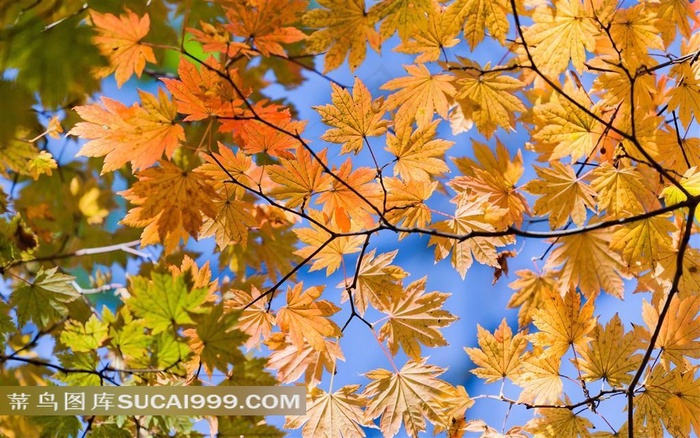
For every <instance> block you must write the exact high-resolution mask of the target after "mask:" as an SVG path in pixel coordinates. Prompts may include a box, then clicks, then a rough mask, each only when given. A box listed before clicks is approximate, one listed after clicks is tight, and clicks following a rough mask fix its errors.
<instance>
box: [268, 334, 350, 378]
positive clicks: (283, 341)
mask: <svg viewBox="0 0 700 438" xmlns="http://www.w3.org/2000/svg"><path fill="white" fill-rule="evenodd" d="M324 342H325V347H324V349H323V350H322V351H319V350H316V349H314V348H313V347H311V345H308V344H305V345H304V347H303V348H298V347H297V346H296V345H294V344H293V343H291V342H289V336H288V335H285V334H284V333H280V332H276V333H272V334H271V335H270V336H269V337H268V338H267V339H266V340H265V345H267V347H268V348H270V350H272V352H271V353H270V357H269V358H268V361H267V365H266V366H267V368H271V369H274V370H277V380H278V381H279V382H280V383H292V382H295V381H296V380H297V379H299V377H301V375H302V374H303V375H304V381H305V383H306V384H307V385H309V386H310V387H314V386H316V385H318V384H319V383H320V382H321V377H322V376H323V373H324V370H325V372H331V373H332V372H334V370H335V369H336V368H335V367H336V361H338V360H339V359H340V360H344V357H343V352H342V350H341V349H340V346H339V345H338V343H337V342H334V341H329V340H328V339H326V340H325V341H324Z"/></svg>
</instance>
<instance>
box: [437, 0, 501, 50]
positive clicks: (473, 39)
mask: <svg viewBox="0 0 700 438" xmlns="http://www.w3.org/2000/svg"><path fill="white" fill-rule="evenodd" d="M509 11H510V4H509V3H508V1H507V0H495V1H494V0H457V1H455V2H454V3H452V4H450V5H449V6H448V8H447V11H446V12H445V15H446V21H447V23H446V25H447V26H448V28H451V29H455V28H456V30H458V31H459V30H463V31H464V38H465V39H466V40H467V43H469V47H470V49H471V50H474V47H476V45H477V44H479V43H480V42H481V41H482V40H483V39H484V36H485V33H486V30H487V29H488V31H489V35H490V36H491V37H493V38H495V39H497V40H498V42H500V43H501V44H504V43H505V40H506V35H507V34H508V27H509V26H508V16H507V15H508V12H509Z"/></svg>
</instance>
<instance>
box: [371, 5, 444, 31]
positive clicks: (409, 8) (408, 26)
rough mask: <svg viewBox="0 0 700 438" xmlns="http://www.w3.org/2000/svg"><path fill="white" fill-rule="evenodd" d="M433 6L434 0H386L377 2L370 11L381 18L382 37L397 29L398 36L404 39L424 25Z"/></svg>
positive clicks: (433, 9) (433, 8)
mask: <svg viewBox="0 0 700 438" xmlns="http://www.w3.org/2000/svg"><path fill="white" fill-rule="evenodd" d="M435 8H436V6H435V0H388V1H385V2H381V3H379V4H377V5H376V6H375V7H374V8H373V11H372V12H375V13H376V14H377V15H378V16H379V17H380V18H381V20H382V22H381V24H380V25H379V34H380V35H381V36H382V38H383V39H388V38H390V37H391V36H392V35H393V34H394V32H397V31H398V33H399V38H401V40H406V39H407V38H408V37H410V36H413V34H414V33H415V32H416V31H418V30H419V29H421V28H422V27H424V26H425V21H426V20H425V16H426V15H430V14H431V13H433V12H434V11H435Z"/></svg>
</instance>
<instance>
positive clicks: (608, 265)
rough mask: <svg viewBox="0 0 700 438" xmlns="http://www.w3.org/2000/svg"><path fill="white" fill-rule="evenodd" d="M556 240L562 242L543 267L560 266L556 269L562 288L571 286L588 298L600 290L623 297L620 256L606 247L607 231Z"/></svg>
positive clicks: (590, 232) (608, 241)
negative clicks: (558, 269) (559, 268)
mask: <svg viewBox="0 0 700 438" xmlns="http://www.w3.org/2000/svg"><path fill="white" fill-rule="evenodd" d="M559 242H560V243H561V245H560V246H558V247H557V248H555V249H554V251H552V254H551V255H550V256H549V258H548V259H547V263H546V264H545V269H551V268H555V267H557V266H560V265H563V267H562V268H561V271H559V279H560V280H559V281H560V284H561V288H562V290H568V288H569V286H574V287H578V288H579V289H581V292H583V294H584V295H585V296H586V297H587V298H589V299H591V298H593V297H595V296H597V295H598V293H600V291H601V290H604V291H605V292H607V293H608V294H610V295H613V296H616V297H618V298H622V294H623V292H624V285H623V282H622V278H621V276H622V275H623V274H622V272H624V265H623V263H622V260H621V258H620V256H618V255H617V253H615V252H613V251H611V250H610V248H609V247H608V246H609V243H610V231H609V230H604V229H601V230H594V231H589V232H587V233H581V234H575V235H573V236H565V237H561V238H560V239H559Z"/></svg>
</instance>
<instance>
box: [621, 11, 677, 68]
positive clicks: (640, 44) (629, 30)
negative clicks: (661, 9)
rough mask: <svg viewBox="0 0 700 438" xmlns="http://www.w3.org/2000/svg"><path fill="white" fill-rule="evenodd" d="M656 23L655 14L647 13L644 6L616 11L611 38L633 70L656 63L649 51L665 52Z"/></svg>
mask: <svg viewBox="0 0 700 438" xmlns="http://www.w3.org/2000/svg"><path fill="white" fill-rule="evenodd" d="M656 21H657V20H656V16H655V14H649V13H647V11H646V10H645V8H644V7H643V5H635V6H633V7H631V8H626V9H625V8H621V9H620V10H618V11H616V13H615V15H614V17H613V19H612V21H611V22H610V36H611V38H612V40H613V41H615V46H616V47H617V50H619V51H620V55H621V58H622V60H623V61H624V63H625V64H626V65H627V66H628V68H630V69H631V70H634V69H636V68H638V67H639V66H641V65H649V64H651V63H653V62H654V61H653V59H652V57H651V56H649V50H664V43H663V40H662V39H661V36H660V35H659V29H658V28H657V27H656V25H655V23H656Z"/></svg>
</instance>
